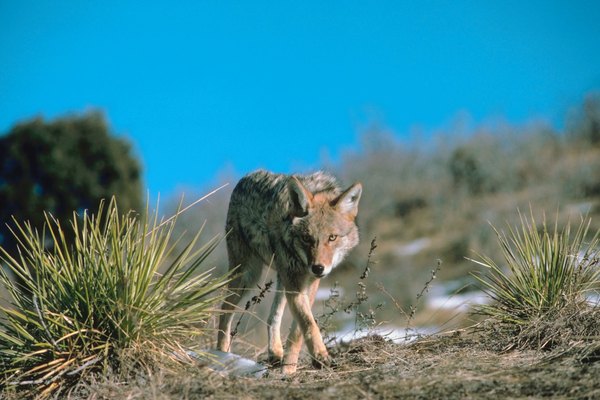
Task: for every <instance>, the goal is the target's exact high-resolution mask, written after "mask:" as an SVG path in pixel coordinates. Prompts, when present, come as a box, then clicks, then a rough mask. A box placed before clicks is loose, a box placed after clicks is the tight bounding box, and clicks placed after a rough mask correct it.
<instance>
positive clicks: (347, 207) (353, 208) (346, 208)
mask: <svg viewBox="0 0 600 400" xmlns="http://www.w3.org/2000/svg"><path fill="white" fill-rule="evenodd" d="M361 194H362V185H361V184H360V183H355V184H354V185H352V186H350V187H349V188H348V189H346V191H345V192H344V193H342V194H341V195H340V196H339V197H338V198H337V199H336V200H335V208H337V209H338V211H339V212H341V213H342V214H348V215H350V216H352V218H355V217H356V214H358V202H359V201H360V195H361Z"/></svg>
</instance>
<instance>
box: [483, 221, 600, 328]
mask: <svg viewBox="0 0 600 400" xmlns="http://www.w3.org/2000/svg"><path fill="white" fill-rule="evenodd" d="M590 222H591V220H590V219H588V218H584V219H582V221H581V223H580V224H579V227H578V228H577V230H576V232H575V234H574V235H573V236H572V234H571V226H570V224H567V225H566V226H565V228H564V229H562V230H560V231H559V229H558V223H557V222H555V224H554V227H553V228H552V229H549V228H548V226H547V224H546V222H545V220H544V222H543V224H542V227H541V230H538V228H537V225H536V222H535V220H534V218H533V215H532V216H531V217H530V219H527V218H526V217H523V216H522V215H521V224H520V227H517V228H512V227H510V228H509V233H508V234H506V233H504V232H499V231H498V230H496V229H495V228H494V231H495V232H496V235H497V237H498V243H499V244H500V247H501V249H502V253H503V255H504V261H505V265H506V267H505V268H504V267H503V266H501V265H498V264H497V263H496V262H495V261H494V260H492V259H491V258H489V257H486V256H480V257H479V258H480V260H472V261H475V262H476V263H478V264H480V265H482V266H484V267H486V268H488V269H489V271H488V272H487V273H482V274H476V275H475V277H476V278H477V279H478V280H479V282H480V283H481V284H482V287H483V290H484V291H485V292H486V293H487V294H488V295H489V296H490V298H491V299H492V301H493V302H492V303H491V304H489V305H483V306H480V307H479V308H478V311H480V312H482V313H483V314H485V315H489V316H493V317H496V318H498V319H500V320H501V321H504V322H510V323H517V324H524V323H527V322H528V321H531V320H532V319H534V318H537V317H539V316H541V315H542V314H546V313H549V312H555V311H557V310H560V309H562V308H564V307H567V306H572V305H573V304H574V303H577V302H584V301H585V295H586V294H587V292H588V291H590V290H591V289H594V288H595V287H597V285H598V282H599V277H600V248H599V247H598V246H599V237H600V231H598V232H597V233H596V234H595V235H594V236H593V237H592V238H591V240H589V241H588V240H587V238H588V233H589V226H590Z"/></svg>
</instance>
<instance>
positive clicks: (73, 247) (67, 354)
mask: <svg viewBox="0 0 600 400" xmlns="http://www.w3.org/2000/svg"><path fill="white" fill-rule="evenodd" d="M147 215H148V213H147ZM177 215H178V214H175V216H174V217H173V218H170V219H168V220H166V221H162V220H159V218H158V214H157V213H156V214H152V216H151V217H145V218H140V217H138V216H135V215H133V214H132V213H129V214H127V215H124V216H120V214H119V212H118V210H117V206H116V201H115V200H114V199H113V200H112V201H111V202H110V203H109V204H108V206H105V205H104V204H102V203H101V205H100V208H99V211H98V213H97V214H96V215H93V214H88V213H87V212H86V213H84V215H83V218H73V222H72V223H71V227H70V230H71V231H72V232H71V233H72V234H73V236H74V241H73V242H71V241H70V240H69V241H67V240H66V239H65V229H63V227H61V225H60V223H59V222H58V221H57V220H56V219H54V218H53V217H52V216H51V215H48V214H46V225H45V227H44V229H43V230H42V232H41V233H40V232H39V231H37V230H35V229H34V228H32V226H31V225H30V224H28V223H25V224H17V225H16V226H17V228H16V231H15V232H14V235H15V237H16V238H17V239H18V242H19V253H18V257H16V258H14V257H12V256H11V255H9V253H8V252H6V251H4V250H2V249H0V255H1V256H2V259H3V260H4V262H5V263H6V264H7V265H8V267H9V269H10V270H12V272H13V273H14V274H15V275H17V276H18V277H19V279H17V280H16V281H17V282H19V283H18V284H17V283H14V282H13V281H11V280H10V279H9V277H8V275H7V273H6V272H5V271H2V274H1V281H2V283H3V285H4V286H5V287H6V289H7V291H8V292H9V294H10V303H11V304H10V305H9V306H7V307H0V311H1V313H0V371H1V372H0V379H1V380H2V381H1V382H2V384H3V386H6V387H13V388H15V387H16V388H17V389H16V390H23V391H25V392H27V394H35V395H37V396H40V395H41V397H43V396H45V395H48V394H57V393H61V392H62V391H64V390H65V389H66V388H68V387H69V384H70V383H74V382H76V381H77V380H78V379H81V378H82V377H84V376H86V375H88V374H90V373H93V372H106V371H107V370H109V369H110V370H112V371H118V370H120V369H121V368H122V361H123V360H122V359H121V358H120V355H122V354H124V353H126V352H127V350H128V349H138V350H139V349H143V351H146V352H148V353H152V357H156V356H157V355H160V356H166V357H168V358H170V359H172V360H175V361H177V359H178V357H180V356H178V355H177V352H179V353H181V349H182V346H183V345H187V344H189V343H191V341H194V342H195V343H197V344H198V343H199V340H198V339H199V337H200V336H202V335H204V334H205V333H206V331H205V330H203V329H206V323H207V320H208V319H209V317H210V316H211V312H212V310H213V309H214V306H215V304H216V302H218V301H220V298H219V296H215V295H214V294H215V291H217V290H218V289H220V288H221V287H222V286H224V284H225V283H226V282H227V278H226V277H225V276H223V277H219V278H216V279H212V278H211V275H210V271H207V272H199V271H198V270H199V267H200V266H201V265H202V262H203V260H204V259H205V258H206V257H207V256H208V255H209V254H210V252H211V251H212V250H213V249H214V247H215V246H216V245H217V243H218V239H217V238H215V239H212V240H210V241H208V243H207V244H206V245H205V246H203V247H202V248H200V249H199V250H197V251H193V250H192V249H193V248H194V245H195V243H196V241H197V240H198V238H199V235H200V232H199V233H198V234H197V235H196V236H195V237H194V239H193V240H192V241H191V242H190V243H189V244H188V245H187V246H185V247H184V249H183V251H181V252H179V253H177V254H172V253H173V252H172V250H173V249H174V242H175V243H176V240H171V239H172V237H171V236H172V235H171V234H172V232H173V227H174V225H175V222H176V219H177V218H176V217H177ZM78 221H82V222H78ZM48 241H50V242H51V244H53V246H51V250H47V249H48V246H46V244H47V242H48ZM71 243H72V244H71ZM169 260H170V261H169ZM32 270H33V271H35V274H32V273H31V271H32ZM148 355H149V356H150V354H148Z"/></svg>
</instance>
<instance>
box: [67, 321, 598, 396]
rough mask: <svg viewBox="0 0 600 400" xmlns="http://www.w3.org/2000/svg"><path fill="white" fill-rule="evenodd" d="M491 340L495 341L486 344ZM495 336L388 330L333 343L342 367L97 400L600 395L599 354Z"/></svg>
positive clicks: (167, 382)
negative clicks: (501, 341)
mask: <svg viewBox="0 0 600 400" xmlns="http://www.w3.org/2000/svg"><path fill="white" fill-rule="evenodd" d="M486 342H487V343H486ZM489 343H490V340H489V339H487V336H482V335H478V334H476V333H473V332H470V333H465V332H458V333H456V332H455V333H453V334H447V335H440V336H435V337H431V338H422V339H420V340H418V341H416V342H413V343H410V344H404V345H399V344H394V343H392V342H391V341H388V340H386V339H385V338H382V337H380V336H372V337H368V338H363V339H359V340H356V341H353V342H351V343H346V344H341V345H338V346H337V347H335V348H334V349H332V355H333V356H334V357H335V359H336V362H337V366H336V367H335V368H334V369H324V370H314V369H312V368H311V367H310V366H309V365H310V363H309V362H308V360H306V359H305V363H304V367H303V368H300V369H299V371H298V372H297V373H296V374H295V375H293V376H291V377H285V376H282V375H281V374H279V373H277V372H275V371H273V372H270V374H269V375H268V376H267V377H264V378H261V379H251V378H224V377H221V376H218V375H216V374H214V373H213V374H208V373H207V372H206V371H202V370H196V371H195V372H191V373H189V371H188V372H186V373H185V374H183V373H179V374H167V373H165V374H158V375H154V376H153V377H152V378H151V379H142V380H140V381H139V382H136V383H128V384H120V383H118V382H114V381H112V382H104V383H96V384H93V385H92V386H87V387H86V388H85V390H83V392H87V393H85V394H84V393H82V392H80V394H79V395H78V396H75V397H74V398H80V395H83V397H84V398H89V399H104V398H111V399H118V398H128V399H238V400H241V399H299V400H304V399H315V398H318V399H344V400H350V399H499V398H502V399H505V398H511V399H533V398H543V397H551V398H558V399H594V398H600V363H599V362H597V357H591V358H590V357H587V358H581V357H575V356H573V354H571V353H570V352H569V351H565V349H562V350H556V351H550V352H549V351H533V350H528V351H523V350H510V351H502V350H497V349H493V348H492V347H494V346H490V345H489Z"/></svg>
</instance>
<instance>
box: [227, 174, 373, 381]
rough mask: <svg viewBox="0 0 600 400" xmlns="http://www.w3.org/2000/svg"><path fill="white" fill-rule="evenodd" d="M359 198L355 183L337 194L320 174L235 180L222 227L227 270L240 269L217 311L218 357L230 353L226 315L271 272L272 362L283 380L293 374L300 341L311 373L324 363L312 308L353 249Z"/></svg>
mask: <svg viewBox="0 0 600 400" xmlns="http://www.w3.org/2000/svg"><path fill="white" fill-rule="evenodd" d="M361 193H362V186H361V184H360V183H355V184H354V185H352V186H351V187H349V188H348V189H346V190H345V191H342V190H341V189H340V187H339V186H338V184H337V183H336V180H335V178H333V177H332V176H330V175H327V174H325V173H322V172H317V173H314V174H312V175H307V176H301V175H291V176H289V175H280V174H272V173H270V172H266V171H257V172H254V173H251V174H249V175H247V176H245V177H244V178H242V179H241V180H240V182H239V183H238V184H237V185H236V187H235V189H234V190H233V193H232V195H231V200H230V203H229V211H228V213H227V224H226V231H227V232H228V236H227V251H228V254H229V267H230V269H233V268H236V267H239V272H238V274H237V275H236V278H234V280H233V281H232V282H231V283H230V284H229V289H230V291H231V294H230V295H229V296H228V297H227V299H226V300H225V302H224V303H223V313H222V314H221V317H220V320H219V334H218V344H217V346H218V348H219V349H220V350H222V351H229V346H230V340H231V337H230V332H231V322H232V317H233V314H232V310H233V309H234V308H235V306H236V305H237V304H238V303H239V302H240V300H241V298H242V296H243V294H244V292H245V290H247V289H252V288H254V287H255V286H256V283H258V280H259V279H260V277H261V275H262V271H263V269H264V268H265V266H267V265H270V264H272V265H273V266H274V268H275V269H276V271H277V291H276V293H275V299H274V302H273V306H272V308H271V313H270V315H269V319H268V324H269V328H268V333H269V357H270V358H271V361H272V362H273V363H282V366H283V371H284V372H285V373H292V372H294V371H296V364H297V362H298V356H299V354H300V350H301V347H302V341H303V339H304V340H306V344H307V346H308V350H309V352H310V354H311V355H312V357H313V364H314V365H315V366H322V365H328V364H329V363H330V361H331V360H330V357H329V354H328V353H327V349H326V348H325V344H324V343H323V339H322V337H321V333H320V331H319V327H318V326H317V323H316V322H315V319H314V317H313V315H312V311H311V306H312V304H313V302H314V299H315V294H316V292H317V289H318V287H319V280H320V278H322V277H324V276H326V275H327V274H329V273H330V272H331V270H332V269H333V268H334V267H335V266H336V265H338V264H339V263H340V262H341V261H342V259H343V258H344V256H345V255H346V254H347V253H348V251H349V250H350V249H352V248H353V247H355V246H356V245H357V244H358V229H357V227H356V224H355V223H354V220H355V218H356V214H357V212H358V202H359V200H360V195H361ZM286 302H287V303H289V305H290V310H291V311H292V315H293V317H294V321H293V323H292V327H291V330H290V334H289V336H288V339H287V344H286V354H285V357H284V354H283V344H282V341H281V334H280V329H281V318H282V315H283V312H284V310H285V306H286Z"/></svg>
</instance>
